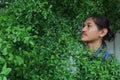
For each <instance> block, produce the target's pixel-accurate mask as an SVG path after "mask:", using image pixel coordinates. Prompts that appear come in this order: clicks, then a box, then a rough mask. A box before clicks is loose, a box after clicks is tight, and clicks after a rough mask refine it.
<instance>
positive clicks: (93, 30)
mask: <svg viewBox="0 0 120 80" xmlns="http://www.w3.org/2000/svg"><path fill="white" fill-rule="evenodd" d="M100 35H101V34H100V30H99V29H98V27H97V25H96V24H95V22H94V21H93V19H92V18H88V19H86V21H85V22H84V24H83V29H82V35H81V40H82V41H84V42H93V41H96V40H98V39H101V40H102V38H101V37H100Z"/></svg>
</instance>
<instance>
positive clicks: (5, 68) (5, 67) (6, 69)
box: [0, 63, 11, 75]
mask: <svg viewBox="0 0 120 80" xmlns="http://www.w3.org/2000/svg"><path fill="white" fill-rule="evenodd" d="M10 72H11V68H7V64H6V63H5V64H4V66H3V67H2V71H1V73H0V74H3V75H8V74H9V73H10Z"/></svg>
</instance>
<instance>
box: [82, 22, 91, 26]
mask: <svg viewBox="0 0 120 80" xmlns="http://www.w3.org/2000/svg"><path fill="white" fill-rule="evenodd" d="M87 24H92V23H90V22H88V23H87ZM83 25H85V23H83Z"/></svg>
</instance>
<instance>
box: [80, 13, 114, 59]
mask: <svg viewBox="0 0 120 80" xmlns="http://www.w3.org/2000/svg"><path fill="white" fill-rule="evenodd" d="M114 38H115V34H114V33H113V32H112V31H111V29H110V24H109V20H108V19H107V17H106V16H104V15H101V14H93V15H91V16H90V17H88V18H87V19H86V20H85V22H84V24H83V28H82V34H81V40H82V41H83V42H85V43H86V44H87V46H88V48H89V49H90V52H91V53H93V54H94V55H95V56H96V57H99V56H100V57H101V58H102V59H106V58H108V57H110V53H109V52H108V51H107V46H106V43H105V41H111V40H113V39H114Z"/></svg>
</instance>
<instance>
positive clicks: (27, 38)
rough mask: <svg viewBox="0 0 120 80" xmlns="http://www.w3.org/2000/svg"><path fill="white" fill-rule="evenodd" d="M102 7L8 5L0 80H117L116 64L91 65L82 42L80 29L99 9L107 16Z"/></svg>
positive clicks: (0, 41) (36, 0) (2, 23)
mask: <svg viewBox="0 0 120 80" xmlns="http://www.w3.org/2000/svg"><path fill="white" fill-rule="evenodd" d="M85 5H86V6H85ZM103 6H104V5H103V3H102V2H100V1H97V2H95V1H89V0H86V1H80V0H79V1H78V0H74V1H67V0H65V1H60V0H57V1H53V0H51V1H49V0H44V1H41V0H13V2H10V3H9V5H8V6H6V7H5V8H4V12H3V14H1V15H0V29H1V31H0V36H1V37H0V70H1V72H0V80H2V79H3V80H6V79H8V80H74V79H76V80H84V79H100V80H101V79H102V80H104V79H111V80H112V79H119V77H120V75H119V73H120V72H119V66H118V64H117V62H116V60H115V59H113V60H112V62H111V63H110V64H108V63H107V60H106V61H104V62H103V61H101V60H100V59H99V58H98V59H94V60H90V59H91V57H92V55H89V53H88V52H89V51H87V50H86V49H85V50H84V48H83V45H82V43H81V41H80V40H79V39H80V31H79V28H80V27H79V25H81V24H82V22H83V20H84V19H85V18H86V16H88V15H90V14H92V13H94V12H96V11H97V10H98V11H97V12H98V13H105V12H106V11H104V10H103ZM110 60H111V59H110ZM108 62H110V61H109V60H108Z"/></svg>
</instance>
